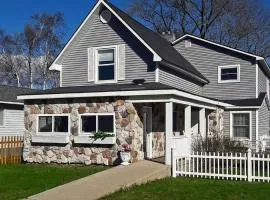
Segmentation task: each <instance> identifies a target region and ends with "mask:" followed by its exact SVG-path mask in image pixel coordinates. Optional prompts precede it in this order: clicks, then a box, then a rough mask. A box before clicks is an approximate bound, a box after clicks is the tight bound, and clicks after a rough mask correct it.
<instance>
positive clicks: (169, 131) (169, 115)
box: [165, 102, 173, 165]
mask: <svg viewBox="0 0 270 200" xmlns="http://www.w3.org/2000/svg"><path fill="white" fill-rule="evenodd" d="M165 113H166V115H165V116H166V117H165V132H166V152H165V164H166V165H171V149H172V135H173V103H172V102H166V106H165Z"/></svg>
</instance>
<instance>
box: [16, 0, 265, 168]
mask: <svg viewBox="0 0 270 200" xmlns="http://www.w3.org/2000/svg"><path fill="white" fill-rule="evenodd" d="M50 69H51V70H58V71H59V72H60V74H61V75H60V79H61V81H60V82H61V87H60V88H55V89H51V90H45V91H38V92H31V93H27V94H24V95H21V96H19V97H18V99H19V100H24V102H25V129H26V130H25V141H24V144H25V147H24V160H26V161H28V162H40V163H41V162H48V163H50V162H58V163H85V164H91V163H97V164H106V165H108V164H114V163H116V162H117V161H118V152H119V151H120V150H121V146H122V145H123V144H129V145H130V147H131V150H132V151H131V156H132V159H131V161H132V162H135V161H137V160H142V159H144V158H157V157H162V156H165V161H166V164H170V162H171V160H170V158H171V155H170V154H171V147H172V146H176V147H177V148H178V147H181V148H182V149H180V150H181V151H190V145H189V147H187V148H186V149H183V146H187V144H188V143H187V141H188V140H187V138H190V136H191V135H198V134H200V135H202V136H206V135H208V134H209V135H211V134H214V133H215V134H221V135H225V136H228V137H231V138H232V139H237V140H238V139H240V140H246V141H249V142H250V144H251V146H252V148H253V149H254V150H256V149H257V148H258V145H257V141H259V139H260V137H262V136H268V132H269V102H268V96H269V77H270V71H269V68H268V66H267V63H266V61H265V60H264V58H262V57H259V56H256V55H252V54H249V53H246V52H243V51H239V50H236V49H232V48H229V47H226V46H223V45H220V44H216V43H213V42H210V41H206V40H202V39H200V38H197V37H194V36H190V35H185V36H183V37H182V38H179V39H177V40H175V41H173V42H169V41H168V40H166V39H165V38H164V37H162V36H160V35H159V34H157V33H155V32H153V31H152V30H150V29H148V28H146V27H144V26H143V25H142V24H140V23H139V22H137V21H136V20H134V19H133V18H131V17H130V16H128V15H127V14H126V13H125V12H123V11H121V10H120V9H118V8H117V7H115V6H114V5H112V4H111V3H109V2H107V1H105V0H99V1H98V2H97V3H96V5H95V6H94V8H93V9H92V10H91V12H90V13H89V15H88V16H87V17H86V19H85V20H84V21H83V23H82V24H81V25H80V27H79V28H78V29H77V31H76V32H75V33H74V35H73V36H72V38H71V39H70V41H69V42H68V43H67V44H66V46H65V47H64V49H63V50H62V51H61V53H60V54H59V56H58V57H57V58H56V60H55V61H54V63H53V64H52V66H51V68H50ZM99 131H103V132H106V133H111V134H113V135H114V137H107V138H106V139H105V140H93V139H91V138H90V136H91V135H93V134H94V133H96V132H99ZM182 153H183V152H182Z"/></svg>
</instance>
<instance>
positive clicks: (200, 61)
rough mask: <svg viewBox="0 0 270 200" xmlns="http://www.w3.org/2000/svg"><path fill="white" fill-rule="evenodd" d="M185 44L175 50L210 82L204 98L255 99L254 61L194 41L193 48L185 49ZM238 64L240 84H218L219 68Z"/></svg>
mask: <svg viewBox="0 0 270 200" xmlns="http://www.w3.org/2000/svg"><path fill="white" fill-rule="evenodd" d="M184 42H185V41H182V42H180V43H178V44H176V45H175V48H176V49H177V50H178V51H179V52H180V53H181V54H182V55H183V56H184V57H185V58H186V59H187V60H188V61H189V62H190V63H191V64H192V65H193V66H195V67H196V68H197V70H198V71H200V72H201V73H202V74H203V75H204V76H205V77H206V78H207V79H208V80H209V81H210V83H209V84H207V85H205V86H204V87H203V95H204V96H207V97H211V98H217V99H245V98H255V96H256V75H255V74H256V64H255V63H252V62H253V61H251V60H247V58H242V57H240V56H238V55H237V54H235V53H232V52H226V51H224V50H221V49H214V47H212V46H209V45H205V44H202V43H201V42H198V41H194V40H192V45H191V47H189V48H185V45H184ZM237 56H238V57H237ZM238 64H239V65H240V83H218V66H221V65H238Z"/></svg>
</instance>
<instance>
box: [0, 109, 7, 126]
mask: <svg viewBox="0 0 270 200" xmlns="http://www.w3.org/2000/svg"><path fill="white" fill-rule="evenodd" d="M2 110H3V124H2V125H1V124H0V128H5V127H6V109H4V108H3V109H2Z"/></svg>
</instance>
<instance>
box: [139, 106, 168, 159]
mask: <svg viewBox="0 0 270 200" xmlns="http://www.w3.org/2000/svg"><path fill="white" fill-rule="evenodd" d="M144 106H149V107H151V108H152V138H153V139H152V157H153V158H158V157H162V156H165V144H166V142H165V140H166V136H165V104H164V103H144V104H136V110H137V111H141V110H142V108H143V107H144ZM139 115H140V118H141V119H143V115H142V113H139Z"/></svg>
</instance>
